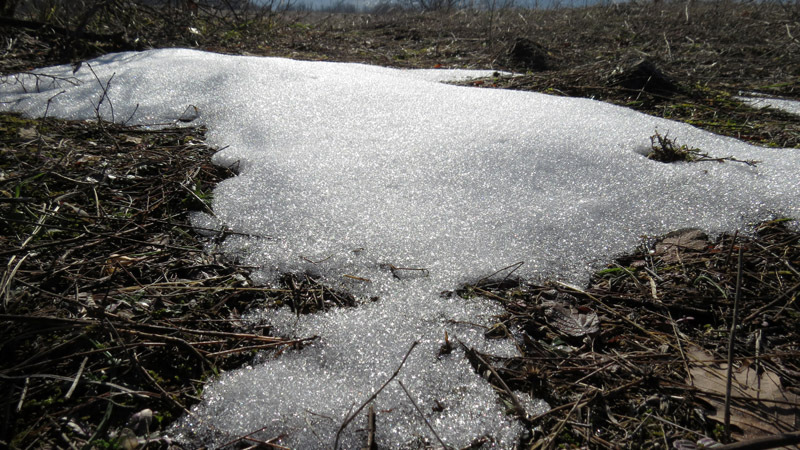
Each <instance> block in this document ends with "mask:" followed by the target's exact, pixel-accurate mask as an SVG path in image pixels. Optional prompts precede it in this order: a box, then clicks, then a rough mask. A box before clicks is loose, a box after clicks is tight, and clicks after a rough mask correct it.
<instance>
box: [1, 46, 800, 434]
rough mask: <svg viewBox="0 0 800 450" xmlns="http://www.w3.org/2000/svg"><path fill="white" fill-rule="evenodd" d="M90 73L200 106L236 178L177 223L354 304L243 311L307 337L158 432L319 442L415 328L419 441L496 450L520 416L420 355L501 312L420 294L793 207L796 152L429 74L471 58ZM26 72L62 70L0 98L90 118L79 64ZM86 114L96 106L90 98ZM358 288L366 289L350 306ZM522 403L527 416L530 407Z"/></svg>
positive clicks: (148, 107)
mask: <svg viewBox="0 0 800 450" xmlns="http://www.w3.org/2000/svg"><path fill="white" fill-rule="evenodd" d="M91 66H92V68H93V69H94V70H95V72H96V73H97V76H98V77H99V79H100V81H101V83H102V84H105V83H106V81H107V80H108V79H109V77H111V76H112V75H113V80H112V81H111V83H110V88H109V90H108V98H109V99H110V100H111V103H112V104H113V110H114V118H115V119H116V120H117V121H122V120H126V119H128V118H129V117H130V116H131V115H132V116H133V118H132V121H131V122H133V123H140V124H153V123H164V122H170V121H174V120H176V119H178V118H179V117H181V115H182V114H183V112H184V111H185V110H186V108H187V106H189V105H194V106H196V107H197V108H198V109H199V112H200V114H199V118H198V119H197V120H195V121H194V122H193V124H198V125H200V124H203V125H206V126H207V127H208V129H209V141H210V143H211V144H212V145H216V146H219V147H224V148H225V149H224V150H222V151H220V152H219V153H217V155H216V156H215V162H217V163H218V164H222V165H226V166H235V167H238V169H239V171H240V175H239V176H237V177H235V178H232V179H230V180H226V181H224V182H223V183H221V184H220V185H219V186H218V188H217V189H216V191H215V193H214V204H213V209H214V211H215V214H216V216H217V217H216V218H212V217H210V216H206V215H203V214H200V213H197V214H195V215H194V221H195V223H196V224H198V225H204V226H209V225H210V226H212V227H213V226H217V225H219V224H224V225H225V226H227V227H230V228H231V229H233V230H235V231H238V232H242V233H249V234H251V235H252V236H253V237H247V238H245V237H237V236H232V237H229V238H228V239H227V240H226V242H225V243H224V246H223V250H224V251H226V252H229V253H231V254H240V255H242V258H243V260H244V262H245V263H247V264H253V265H257V266H259V267H263V270H261V271H259V272H258V273H257V274H256V277H257V279H258V280H259V281H261V282H265V283H268V282H270V281H271V280H272V279H274V275H275V274H278V273H282V272H285V271H308V272H311V273H313V274H317V275H319V276H322V277H323V278H324V279H326V280H328V283H329V284H330V285H332V286H334V287H337V288H346V289H349V290H351V291H353V292H355V293H356V294H358V295H360V296H363V298H364V299H365V302H364V304H363V305H361V306H359V307H357V308H351V309H345V310H336V311H331V312H328V313H324V314H317V315H314V316H307V317H300V318H298V317H296V316H294V315H292V314H291V313H290V312H289V311H279V312H278V313H275V312H272V311H265V312H253V313H252V314H251V316H250V317H251V319H252V320H254V321H260V322H263V323H265V324H269V325H271V326H272V327H273V329H274V330H275V331H276V332H277V333H281V334H284V335H290V336H296V337H298V338H302V337H310V336H319V337H320V339H319V341H318V342H317V343H315V344H314V345H311V346H309V347H306V348H305V349H303V350H301V351H287V352H285V353H284V354H283V355H282V356H280V357H278V358H274V357H272V356H269V355H265V356H262V357H261V358H259V360H258V361H254V362H253V364H252V366H250V367H247V368H244V369H242V370H237V371H233V372H231V373H228V374H226V375H224V376H223V377H222V378H221V379H220V380H219V381H216V382H213V383H211V384H210V385H209V386H208V388H207V389H206V390H205V392H204V398H205V401H204V402H203V403H202V404H200V405H198V406H197V407H196V408H194V410H193V412H194V415H193V416H191V417H187V418H185V420H183V421H182V423H181V424H180V425H179V426H178V427H176V429H175V430H174V432H175V434H176V436H178V437H180V438H186V437H190V436H195V437H197V436H199V437H202V438H203V439H205V440H206V442H207V443H208V444H210V445H220V444H222V443H225V442H228V441H230V440H231V439H232V438H234V437H236V436H242V435H245V434H247V433H250V432H253V431H256V430H259V429H263V431H262V432H260V433H258V435H257V436H258V437H259V438H261V439H269V438H274V437H281V439H280V440H279V441H278V443H280V444H281V445H286V446H290V447H295V448H329V447H330V446H331V445H332V443H333V439H334V435H335V433H336V430H337V429H338V428H339V426H340V424H341V423H342V420H343V418H344V416H345V415H346V414H347V413H348V411H351V410H354V409H355V408H357V407H358V406H360V405H361V403H362V402H363V401H364V400H366V399H367V398H368V397H369V395H370V394H371V393H372V392H374V390H375V389H377V388H378V387H379V386H380V385H381V384H382V383H383V382H384V381H385V380H386V379H387V378H388V377H389V376H390V375H391V373H392V372H393V371H394V370H395V368H396V367H397V366H398V364H399V363H400V361H401V359H402V358H403V355H404V354H405V353H406V351H407V350H408V348H409V347H410V345H411V344H412V342H414V341H419V342H420V346H419V347H417V348H416V349H415V350H414V352H413V353H412V354H411V357H410V358H409V360H408V361H407V362H406V364H405V365H404V366H403V369H402V370H401V372H400V376H399V377H398V379H399V380H401V381H402V382H403V384H404V385H405V386H406V387H407V388H408V389H409V392H410V393H411V395H412V396H413V397H414V399H415V401H416V402H417V404H418V405H419V406H420V408H421V410H422V411H423V413H424V414H425V417H426V419H427V420H428V421H429V422H430V425H431V426H433V428H434V429H435V430H436V431H437V433H438V434H439V436H440V437H441V438H442V439H443V440H444V441H445V442H446V443H447V444H448V445H450V446H454V447H462V446H466V445H468V444H469V443H470V442H472V441H473V440H474V439H475V438H478V437H480V436H484V435H489V436H492V438H493V439H495V445H496V446H497V447H499V448H507V447H510V446H513V444H514V442H515V441H516V439H518V436H519V433H520V432H521V427H520V426H519V425H518V424H517V423H516V422H515V421H514V419H513V418H512V417H511V416H508V415H506V414H504V407H503V406H502V405H501V404H500V403H499V401H498V399H497V397H496V396H495V395H494V393H493V391H492V389H491V388H490V387H489V386H488V384H486V383H485V382H484V381H483V380H482V379H481V378H479V377H478V376H477V375H476V374H475V373H474V372H473V371H472V369H471V367H470V365H469V363H468V362H467V361H466V360H465V358H464V355H463V351H462V350H460V349H456V350H455V351H454V352H453V353H452V354H451V355H449V356H442V357H440V358H437V353H438V350H439V348H440V346H441V345H442V344H443V342H444V334H445V331H447V333H448V334H449V336H450V338H451V340H453V341H454V342H455V340H456V339H457V340H460V341H461V342H464V343H465V344H466V345H467V346H472V347H476V348H478V349H480V350H481V351H484V352H488V353H494V354H505V355H510V354H514V352H515V351H516V350H515V348H514V345H513V343H511V342H509V341H491V342H490V341H486V340H484V339H483V338H482V335H483V331H484V329H483V328H481V326H486V325H490V324H491V323H492V322H491V320H492V315H493V314H496V313H498V312H499V308H498V306H497V305H494V304H492V303H491V302H489V301H485V300H480V299H470V300H464V299H461V298H458V297H452V296H451V297H444V296H441V295H440V292H442V291H444V290H450V289H454V288H456V287H457V286H458V285H459V283H463V282H465V281H475V280H477V279H480V278H481V277H484V276H487V275H490V274H492V273H494V272H495V271H497V270H499V269H502V268H504V267H507V266H509V265H511V264H514V263H516V262H518V261H524V263H525V264H524V265H523V266H522V267H521V268H520V269H519V270H518V271H517V272H516V273H515V275H522V276H524V277H527V278H529V279H541V278H543V277H557V278H560V279H563V280H569V281H571V282H573V283H576V284H580V283H581V282H583V281H585V280H586V279H587V277H588V273H589V270H590V269H591V268H592V267H595V266H596V265H597V264H599V263H601V262H602V261H604V260H607V259H608V258H610V257H612V256H614V255H615V254H618V253H621V252H624V251H628V250H631V249H632V248H633V247H634V246H635V245H636V244H637V243H638V242H639V239H640V236H642V235H656V234H661V233H665V232H668V231H670V230H674V229H677V228H682V227H699V228H703V229H705V230H707V231H710V232H715V231H722V230H732V229H735V228H738V227H743V226H745V225H746V224H747V223H749V222H750V221H754V220H758V219H763V218H766V217H768V216H770V215H784V216H791V217H800V151H798V150H791V149H763V148H756V147H751V146H748V145H746V144H743V143H741V142H738V141H736V140H733V139H729V138H723V137H718V136H714V135H712V134H709V133H706V132H703V131H700V130H697V129H694V128H692V127H690V126H687V125H682V124H678V123H675V122H670V121H667V120H662V119H657V118H653V117H649V116H646V115H643V114H639V113H637V112H634V111H632V110H629V109H625V108H621V107H617V106H613V105H609V104H606V103H601V102H597V101H592V100H586V99H572V98H561V97H552V96H547V95H542V94H536V93H525V92H514V91H507V90H491V89H479V88H470V87H456V86H449V85H445V84H441V83H439V82H438V81H442V80H446V79H454V78H458V77H462V78H463V77H469V76H476V75H479V73H477V72H469V73H468V72H456V71H401V70H394V69H386V68H379V67H372V66H364V65H356V64H340V63H314V62H298V61H291V60H284V59H271V58H254V57H236V56H221V55H215V54H210V53H202V52H197V51H188V50H158V51H149V52H143V53H123V54H117V55H109V56H105V57H102V58H100V59H98V60H95V61H93V62H91ZM41 72H42V73H46V74H49V75H55V76H59V77H63V78H70V79H72V80H71V81H72V83H70V82H68V81H64V80H61V81H57V83H56V86H53V83H52V80H51V79H45V78H40V79H39V86H38V87H39V90H40V91H42V92H41V93H35V89H36V86H35V83H34V80H33V79H32V78H30V77H23V78H19V79H16V78H10V79H7V80H6V84H2V85H0V101H3V102H7V103H4V105H3V106H2V107H3V108H6V109H11V110H19V111H25V112H27V113H28V114H32V115H41V114H44V112H45V110H46V109H47V111H48V114H49V115H51V116H60V117H69V118H84V119H90V118H93V117H94V116H95V110H94V105H96V104H97V102H98V100H99V99H100V98H101V90H100V83H98V81H97V80H95V78H94V76H93V75H92V73H91V72H90V71H89V70H88V68H87V67H86V65H84V66H83V67H81V68H80V69H79V70H78V71H77V73H75V74H74V75H73V74H72V68H71V67H68V66H64V67H56V68H48V69H43V70H42V71H41ZM488 73H490V72H488ZM483 74H484V75H485V74H487V73H486V72H484V73H483ZM22 83H24V86H23V84H22ZM62 91H63V93H62ZM25 92H28V93H25ZM49 99H52V101H50V104H49V106H48V100H49ZM101 112H102V113H103V116H104V117H106V118H111V111H110V108H109V101H108V100H106V101H104V102H103V104H102V105H101ZM656 131H658V132H659V133H661V134H662V135H668V136H669V137H670V138H671V139H674V140H676V141H677V142H678V144H687V145H690V146H692V147H697V148H700V149H701V150H702V151H704V152H707V153H709V154H711V155H713V156H721V157H722V156H735V157H736V158H738V159H753V160H758V161H761V163H760V164H758V166H757V167H749V166H747V165H744V164H739V163H711V162H709V163H698V164H671V165H667V164H662V163H658V162H654V161H651V160H648V159H647V158H646V157H645V156H644V154H645V153H646V152H647V149H648V148H649V145H650V136H652V135H653V134H654V133H655V132H656ZM387 264H391V265H393V266H395V267H407V268H424V269H427V274H428V275H429V276H427V277H419V275H420V274H421V273H422V272H420V271H400V272H398V274H399V275H401V278H403V279H400V280H398V279H395V278H394V277H393V276H392V273H391V272H390V271H389V270H386V269H385V267H387V266H386V265H387ZM382 267H383V268H382ZM505 273H507V271H506V272H504V273H503V274H505ZM344 275H348V276H352V277H360V278H363V279H368V280H370V281H369V282H364V281H359V280H356V279H354V278H349V277H345V276H344ZM372 296H377V297H379V300H378V301H374V302H370V301H368V300H366V299H368V298H369V297H372ZM522 400H523V401H524V402H526V403H527V404H528V405H529V406H530V411H529V413H530V414H537V413H539V412H542V411H544V410H545V409H544V408H546V405H543V404H541V403H537V402H536V401H535V400H533V399H529V398H524V397H523V398H522ZM375 409H376V412H377V433H378V437H377V439H378V443H379V445H380V446H382V447H384V446H385V447H390V448H406V447H414V446H419V445H423V444H424V443H426V442H427V443H432V444H437V442H436V440H435V438H434V437H433V435H432V434H431V433H430V431H429V430H428V428H427V427H426V425H425V423H424V422H423V421H422V420H421V418H420V417H419V414H418V413H417V412H416V411H415V410H414V408H413V406H412V405H411V403H410V401H409V400H408V398H407V397H406V395H405V394H404V393H403V391H402V390H401V389H400V386H399V385H398V384H397V383H396V382H395V383H392V384H390V385H389V387H388V388H387V390H386V391H385V392H384V393H383V394H381V395H380V396H379V397H378V398H377V400H376V407H375ZM365 428H366V418H365V416H363V415H362V417H359V418H358V419H356V420H355V421H354V422H353V423H352V424H351V425H350V427H349V428H348V429H347V431H346V432H345V433H344V434H343V438H342V447H343V448H357V447H359V446H362V445H363V443H364V442H365V441H364V438H365V431H364V429H365Z"/></svg>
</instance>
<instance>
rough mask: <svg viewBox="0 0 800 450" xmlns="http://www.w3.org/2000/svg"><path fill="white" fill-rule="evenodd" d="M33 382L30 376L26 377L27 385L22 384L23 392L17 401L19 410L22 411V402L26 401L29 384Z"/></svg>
mask: <svg viewBox="0 0 800 450" xmlns="http://www.w3.org/2000/svg"><path fill="white" fill-rule="evenodd" d="M30 384H31V379H30V378H27V377H26V378H25V385H24V386H22V394H20V396H19V403H17V412H20V411H22V404H23V403H25V395H27V394H28V386H29V385H30Z"/></svg>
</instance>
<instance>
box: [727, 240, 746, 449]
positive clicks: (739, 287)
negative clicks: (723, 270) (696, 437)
mask: <svg viewBox="0 0 800 450" xmlns="http://www.w3.org/2000/svg"><path fill="white" fill-rule="evenodd" d="M741 293H742V246H739V263H738V268H737V271H736V294H735V295H734V297H733V319H732V320H731V332H730V334H729V336H728V377H727V382H726V386H725V436H726V437H727V439H730V438H731V384H732V381H733V342H734V340H735V336H736V316H737V315H738V313H739V297H740V296H741Z"/></svg>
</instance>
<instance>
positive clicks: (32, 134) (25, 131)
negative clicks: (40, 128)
mask: <svg viewBox="0 0 800 450" xmlns="http://www.w3.org/2000/svg"><path fill="white" fill-rule="evenodd" d="M17 134H19V137H21V138H22V139H36V138H37V137H38V136H39V133H38V132H37V131H36V128H33V127H29V128H20V129H19V130H18V131H17Z"/></svg>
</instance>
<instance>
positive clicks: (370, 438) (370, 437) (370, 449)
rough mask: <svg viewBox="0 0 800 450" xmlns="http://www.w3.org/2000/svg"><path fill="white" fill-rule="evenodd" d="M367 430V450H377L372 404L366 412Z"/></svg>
mask: <svg viewBox="0 0 800 450" xmlns="http://www.w3.org/2000/svg"><path fill="white" fill-rule="evenodd" d="M398 382H399V381H398ZM401 386H402V385H401ZM367 429H368V430H369V433H368V434H367V450H378V445H377V444H376V443H375V407H374V406H373V405H372V404H370V405H369V410H368V411H367Z"/></svg>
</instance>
